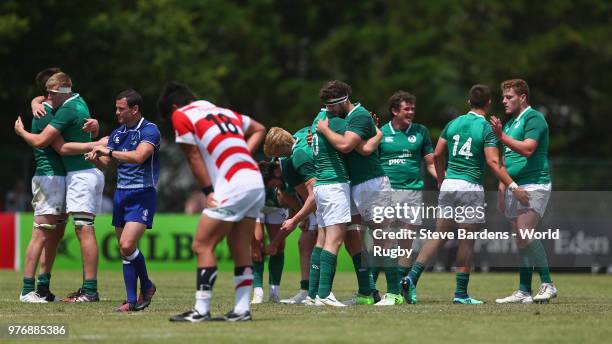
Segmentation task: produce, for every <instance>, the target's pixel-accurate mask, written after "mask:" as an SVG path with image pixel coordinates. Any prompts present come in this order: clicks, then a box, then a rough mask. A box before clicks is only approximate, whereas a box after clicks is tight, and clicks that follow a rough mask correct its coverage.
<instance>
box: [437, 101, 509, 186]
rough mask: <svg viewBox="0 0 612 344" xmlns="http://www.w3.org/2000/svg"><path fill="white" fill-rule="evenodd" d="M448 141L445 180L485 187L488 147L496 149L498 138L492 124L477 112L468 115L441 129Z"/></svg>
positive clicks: (443, 136)
mask: <svg viewBox="0 0 612 344" xmlns="http://www.w3.org/2000/svg"><path fill="white" fill-rule="evenodd" d="M440 137H442V138H443V139H445V140H446V141H448V143H447V148H448V167H447V169H446V178H448V179H462V180H466V181H468V182H471V183H475V184H480V185H483V184H484V168H485V161H486V158H485V155H484V149H485V147H497V142H498V141H497V137H495V134H493V130H492V129H491V126H490V125H489V122H487V120H486V119H485V118H484V116H481V115H479V114H477V113H475V112H472V111H470V112H468V113H467V114H465V115H462V116H459V117H457V118H455V119H454V120H452V121H450V122H449V123H448V124H447V125H446V127H445V128H444V130H442V135H440Z"/></svg>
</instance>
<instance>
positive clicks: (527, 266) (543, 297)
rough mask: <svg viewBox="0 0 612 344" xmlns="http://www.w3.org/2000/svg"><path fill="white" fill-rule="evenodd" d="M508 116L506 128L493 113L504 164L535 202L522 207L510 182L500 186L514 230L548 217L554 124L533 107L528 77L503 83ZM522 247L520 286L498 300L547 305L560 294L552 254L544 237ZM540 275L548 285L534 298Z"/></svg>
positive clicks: (521, 241) (519, 243)
mask: <svg viewBox="0 0 612 344" xmlns="http://www.w3.org/2000/svg"><path fill="white" fill-rule="evenodd" d="M501 90H502V96H503V100H502V102H503V104H504V109H505V112H506V114H508V115H512V118H511V119H510V120H509V121H508V122H507V123H506V125H505V126H503V127H502V123H501V121H500V120H499V119H498V118H496V117H491V127H492V128H493V132H494V133H495V135H496V136H497V137H498V139H499V140H500V141H501V143H502V144H503V146H504V165H505V167H506V169H507V170H508V174H509V175H510V176H511V177H512V178H513V179H514V180H516V182H517V184H518V185H519V186H520V187H521V188H524V189H525V190H526V191H527V192H528V194H529V205H522V204H520V203H518V202H516V200H515V199H514V198H513V197H512V195H511V193H510V192H509V191H508V190H507V188H506V187H505V185H504V184H502V183H500V184H499V202H498V203H499V207H500V210H502V212H504V213H505V215H506V218H508V220H510V223H511V224H512V230H513V232H514V233H518V229H519V228H536V226H537V224H538V222H539V221H540V219H541V218H542V216H544V212H545V211H546V205H547V204H548V199H549V198H550V193H551V183H550V174H549V171H548V124H547V123H546V119H545V118H544V115H543V114H542V113H540V112H538V111H536V110H534V109H533V108H532V107H531V106H529V86H528V85H527V83H526V82H525V81H524V80H521V79H514V80H506V81H504V82H502V84H501ZM515 238H516V244H517V246H518V249H519V257H520V264H519V276H520V277H519V288H518V290H517V291H515V292H514V293H513V294H512V295H510V296H508V297H504V298H501V299H497V300H496V302H497V303H532V302H536V303H542V302H548V301H549V300H550V299H552V298H555V297H557V288H556V287H555V285H554V284H553V281H552V279H551V277H550V270H549V269H548V258H547V256H546V251H545V250H544V246H543V245H542V242H541V241H540V240H531V241H529V240H527V239H525V238H521V237H520V235H517V236H516V237H515ZM534 270H535V271H537V272H538V273H539V275H540V280H541V282H542V284H541V285H540V288H539V290H538V293H537V294H536V295H535V296H533V298H532V297H531V277H532V274H533V271H534Z"/></svg>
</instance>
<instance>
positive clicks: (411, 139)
mask: <svg viewBox="0 0 612 344" xmlns="http://www.w3.org/2000/svg"><path fill="white" fill-rule="evenodd" d="M408 142H410V143H415V142H416V136H414V135H410V136H408Z"/></svg>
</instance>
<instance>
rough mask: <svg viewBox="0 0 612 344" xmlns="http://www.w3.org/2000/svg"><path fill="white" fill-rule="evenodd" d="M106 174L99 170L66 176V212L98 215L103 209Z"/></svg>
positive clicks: (75, 172) (93, 169) (74, 172)
mask: <svg viewBox="0 0 612 344" xmlns="http://www.w3.org/2000/svg"><path fill="white" fill-rule="evenodd" d="M102 191H104V174H102V172H101V171H100V170H98V169H97V168H90V169H87V170H80V171H72V172H68V174H67V175H66V211H67V212H68V213H88V214H93V215H95V214H97V213H99V212H100V209H101V207H102Z"/></svg>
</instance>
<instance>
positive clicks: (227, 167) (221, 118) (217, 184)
mask: <svg viewBox="0 0 612 344" xmlns="http://www.w3.org/2000/svg"><path fill="white" fill-rule="evenodd" d="M250 124H251V118H249V117H248V116H245V115H242V114H239V113H237V112H234V111H232V110H229V109H225V108H221V107H218V106H216V105H214V104H212V103H210V102H208V101H205V100H198V101H194V102H192V103H190V104H189V105H187V106H184V107H182V108H180V109H177V110H176V111H174V112H173V113H172V126H173V127H174V130H175V134H176V142H177V143H184V144H191V145H196V146H197V147H198V149H199V151H200V154H201V155H202V158H203V160H204V162H205V164H206V168H207V169H208V174H209V176H210V178H211V181H212V183H213V186H214V188H215V198H217V199H223V198H224V197H225V196H229V195H232V194H236V193H237V192H244V191H246V190H251V189H257V188H263V186H264V185H263V180H262V177H261V173H260V172H259V168H258V166H257V163H256V162H255V160H254V159H253V157H252V156H251V153H250V151H249V148H248V146H247V143H246V141H245V138H244V133H245V132H246V131H247V129H248V128H249V126H250Z"/></svg>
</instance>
